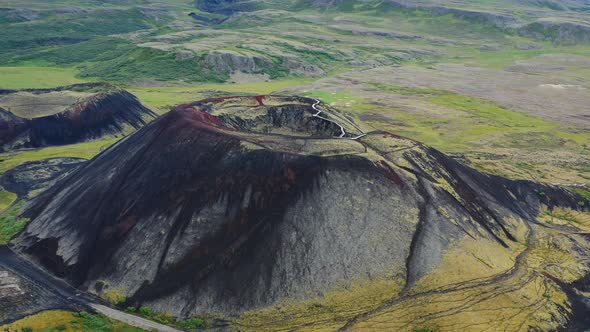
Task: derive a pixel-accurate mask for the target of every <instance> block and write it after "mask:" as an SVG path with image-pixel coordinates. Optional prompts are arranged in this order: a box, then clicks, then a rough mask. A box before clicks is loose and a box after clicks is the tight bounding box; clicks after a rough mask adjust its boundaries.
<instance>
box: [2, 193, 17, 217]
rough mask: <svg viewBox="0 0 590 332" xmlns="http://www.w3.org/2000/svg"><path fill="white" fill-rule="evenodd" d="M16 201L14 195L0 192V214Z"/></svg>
mask: <svg viewBox="0 0 590 332" xmlns="http://www.w3.org/2000/svg"><path fill="white" fill-rule="evenodd" d="M15 200H16V194H14V193H11V192H9V191H4V190H0V212H2V211H4V210H5V209H6V208H7V207H9V206H10V205H11V204H12V203H13V202H14V201H15Z"/></svg>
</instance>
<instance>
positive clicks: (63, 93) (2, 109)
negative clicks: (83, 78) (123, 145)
mask: <svg viewBox="0 0 590 332" xmlns="http://www.w3.org/2000/svg"><path fill="white" fill-rule="evenodd" d="M155 117H156V114H155V113H153V112H152V111H151V110H149V109H148V108H146V107H145V106H143V105H142V104H141V103H140V102H139V100H137V98H136V97H135V96H133V95H132V94H130V93H129V92H127V91H125V90H121V89H118V88H116V87H114V86H112V85H110V84H107V83H91V84H77V85H71V86H66V87H60V88H55V89H29V90H19V91H15V90H1V91H0V146H1V148H3V149H5V150H8V149H19V148H37V147H43V146H50V145H63V144H72V143H79V142H83V141H87V140H92V139H97V138H101V137H104V136H119V135H124V134H126V133H129V131H130V130H137V129H139V128H140V127H142V126H143V125H145V124H146V123H147V122H149V121H151V120H152V119H154V118H155Z"/></svg>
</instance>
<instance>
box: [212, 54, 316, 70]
mask: <svg viewBox="0 0 590 332" xmlns="http://www.w3.org/2000/svg"><path fill="white" fill-rule="evenodd" d="M201 63H202V65H203V67H204V68H206V69H207V70H211V71H214V72H217V73H228V74H231V73H235V72H242V73H248V74H269V75H271V76H275V75H276V73H280V75H284V74H290V75H298V76H322V75H324V74H325V71H324V70H322V69H321V68H320V67H318V66H316V65H312V64H309V63H305V62H302V61H301V60H299V59H297V58H295V57H290V56H286V57H281V58H278V60H276V61H273V60H271V59H270V58H267V57H263V56H256V55H245V54H240V53H234V52H212V53H209V54H207V55H206V56H205V57H204V58H203V60H202V62H201ZM280 75H278V76H280Z"/></svg>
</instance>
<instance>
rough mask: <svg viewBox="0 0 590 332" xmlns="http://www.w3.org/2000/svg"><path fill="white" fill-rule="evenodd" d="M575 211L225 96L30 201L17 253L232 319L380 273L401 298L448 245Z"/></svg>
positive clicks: (557, 194)
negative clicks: (391, 277) (544, 212)
mask: <svg viewBox="0 0 590 332" xmlns="http://www.w3.org/2000/svg"><path fill="white" fill-rule="evenodd" d="M314 104H316V105H317V106H314ZM314 108H317V109H314ZM318 110H321V111H322V112H321V113H319V111H318ZM340 126H341V127H342V128H343V130H345V134H344V136H343V137H342V138H338V136H340V135H339V134H341V129H340ZM359 136H360V137H359ZM540 192H542V195H541V194H539V193H540ZM580 202H582V203H583V204H586V205H585V206H586V207H587V206H588V202H586V201H584V200H583V199H582V198H581V197H579V196H577V195H575V194H573V193H570V192H569V191H566V190H563V189H559V188H557V187H547V186H542V185H540V184H536V183H532V182H528V181H510V180H507V179H504V178H501V177H497V176H492V175H487V174H482V173H480V172H478V171H476V170H474V169H471V168H469V167H467V166H464V165H462V164H460V163H459V162H457V161H455V160H453V159H451V158H449V157H447V156H445V155H444V154H442V153H440V152H439V151H437V150H434V149H432V148H429V147H427V146H424V145H422V144H420V143H418V142H415V141H412V140H410V139H406V138H403V137H399V136H396V135H393V134H390V133H385V132H371V133H367V135H365V136H362V132H361V131H360V129H359V128H358V127H357V126H356V125H355V124H354V122H353V121H351V120H350V119H348V118H347V117H346V115H344V114H342V113H340V112H338V111H337V110H334V109H331V108H329V107H328V106H326V105H323V104H320V103H319V102H316V101H314V100H312V99H308V98H298V97H276V96H267V97H239V98H218V99H209V100H204V101H201V102H197V103H193V104H188V105H183V106H180V107H178V108H176V109H175V110H173V111H171V112H170V113H168V114H166V115H164V116H162V117H160V118H159V119H157V120H156V121H153V122H151V123H150V124H148V125H147V126H145V127H144V128H142V129H141V130H139V131H138V132H137V133H135V134H133V135H131V136H129V137H128V138H126V139H124V140H122V141H120V142H119V143H117V144H116V145H114V146H113V147H111V148H110V149H108V150H107V151H105V152H103V153H102V154H100V155H99V156H97V157H96V158H94V159H93V160H91V161H90V162H88V163H85V164H84V165H83V166H81V167H80V168H79V169H77V170H76V171H74V172H73V173H72V174H71V175H69V176H68V177H67V178H65V179H64V180H62V181H61V182H59V183H58V184H57V185H56V186H54V187H52V188H51V189H49V190H48V191H46V192H44V193H43V194H41V195H40V196H38V197H37V198H35V199H34V200H33V201H32V202H30V203H29V204H28V205H27V209H26V212H25V214H24V215H25V216H26V217H29V218H32V222H31V223H30V225H29V226H28V227H27V229H26V231H24V232H23V233H22V234H20V236H19V237H18V238H16V239H15V240H14V241H13V246H14V247H15V248H17V249H18V250H19V251H21V252H23V253H26V254H28V255H30V257H32V258H33V259H35V260H36V261H37V262H39V263H41V264H42V265H43V266H45V267H46V268H47V269H49V270H50V271H52V272H53V273H55V274H57V275H59V276H63V277H65V278H67V279H68V280H70V281H71V282H72V283H73V284H75V285H77V286H80V287H83V288H85V287H87V288H89V289H90V290H96V291H99V292H101V291H102V290H103V289H104V287H105V285H108V287H109V289H113V290H117V291H118V292H120V293H122V294H123V295H125V296H126V299H127V301H126V302H127V303H126V304H125V305H148V306H151V307H152V308H154V309H155V310H157V311H160V312H170V313H173V314H174V315H177V316H182V317H188V316H192V315H197V314H202V313H208V312H216V313H222V314H226V315H233V314H240V313H242V312H244V311H246V310H250V309H257V308H262V307H265V306H269V305H273V304H275V303H277V302H278V301H280V300H282V299H285V298H306V297H309V296H314V295H318V294H322V293H323V292H324V291H326V290H329V289H331V287H333V286H334V285H336V284H346V283H347V282H351V281H352V280H355V279H357V278H373V277H377V276H379V275H381V274H383V273H385V272H386V271H395V277H396V278H400V279H402V280H404V282H405V286H406V287H405V288H406V290H410V289H411V288H412V287H413V285H414V284H415V283H416V281H417V280H419V278H421V277H423V276H425V275H427V274H428V273H429V272H430V271H431V270H432V269H434V268H435V267H436V266H437V265H438V264H439V263H440V262H441V260H442V257H443V254H444V252H445V251H446V250H447V248H448V247H449V246H450V245H451V243H452V242H454V241H456V240H459V239H461V238H464V237H468V238H472V239H482V240H485V239H487V241H492V242H495V243H497V245H498V246H499V247H503V248H508V247H509V246H510V245H511V244H512V243H516V242H517V241H519V242H520V243H524V241H525V240H524V239H523V236H524V235H523V234H526V233H527V231H526V230H530V227H531V224H534V223H536V222H537V221H536V220H537V219H536V218H537V216H538V213H539V211H540V209H541V206H548V207H550V208H552V207H556V206H562V207H569V208H573V209H578V208H580V207H581V206H583V204H580Z"/></svg>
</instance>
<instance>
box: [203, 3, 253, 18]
mask: <svg viewBox="0 0 590 332" xmlns="http://www.w3.org/2000/svg"><path fill="white" fill-rule="evenodd" d="M196 5H197V8H199V10H202V11H204V12H209V13H214V14H222V15H232V14H235V13H239V12H245V11H251V10H255V9H256V8H258V7H257V2H256V1H248V0H197V1H196Z"/></svg>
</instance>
